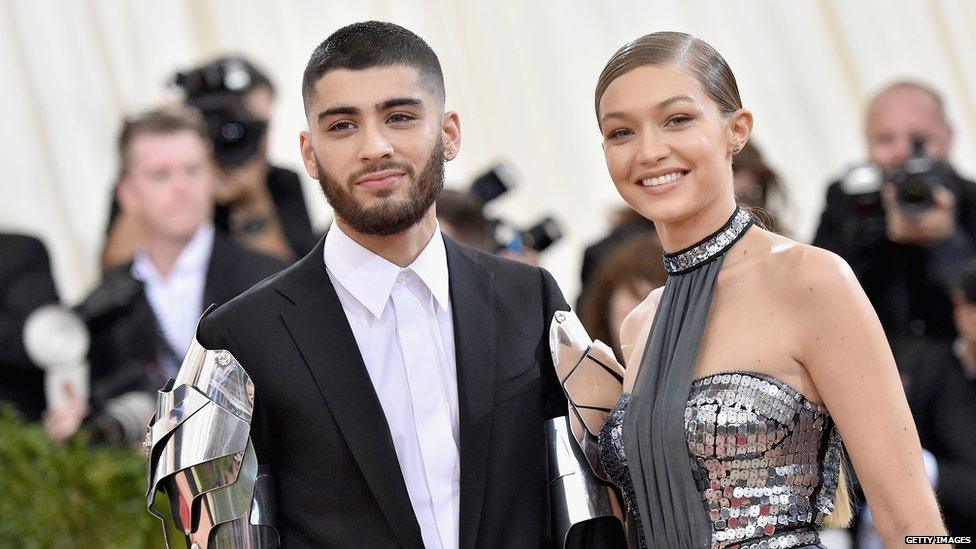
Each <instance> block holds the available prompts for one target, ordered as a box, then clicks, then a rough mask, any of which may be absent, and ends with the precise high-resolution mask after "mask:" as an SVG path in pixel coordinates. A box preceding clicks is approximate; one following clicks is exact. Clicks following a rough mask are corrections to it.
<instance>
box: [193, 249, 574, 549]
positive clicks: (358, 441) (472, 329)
mask: <svg viewBox="0 0 976 549" xmlns="http://www.w3.org/2000/svg"><path fill="white" fill-rule="evenodd" d="M322 242H323V241H320V242H319V244H318V245H317V246H316V247H315V248H314V249H313V250H312V252H311V253H310V254H309V255H307V256H306V257H305V258H303V259H301V260H299V261H298V262H297V263H296V264H294V265H293V266H291V267H290V268H289V269H287V270H285V271H284V272H282V273H280V274H278V275H277V276H275V277H273V278H271V279H269V280H266V281H265V282H263V283H261V284H260V285H258V286H255V287H254V288H252V289H251V290H250V291H248V292H247V293H245V294H244V295H242V296H240V297H239V298H237V299H234V300H233V301H231V302H230V303H228V304H227V305H225V306H223V307H221V308H220V309H218V310H217V311H215V312H213V313H211V314H210V315H209V316H207V317H206V318H205V319H204V320H203V322H202V323H201V326H200V330H199V334H200V339H201V343H202V344H203V345H204V346H205V347H207V348H210V349H227V350H229V351H230V352H231V353H233V354H234V356H235V357H236V358H237V360H239V361H240V363H241V364H242V366H243V367H244V369H245V370H247V372H248V374H249V375H250V377H251V379H252V380H253V381H254V390H255V405H254V415H253V417H254V419H253V422H252V426H251V436H252V437H253V441H254V447H255V450H256V451H257V456H258V461H259V464H260V466H262V467H267V468H269V470H270V473H271V474H272V475H273V476H274V478H275V488H276V491H277V518H278V532H279V533H280V534H281V541H282V543H283V545H284V546H285V547H370V548H384V547H391V548H392V547H407V548H420V547H423V542H422V539H421V534H420V526H419V524H418V522H417V519H416V517H415V515H414V512H413V508H412V506H411V504H410V499H409V497H408V495H407V489H406V485H405V484H404V481H403V476H402V473H401V471H400V466H399V463H398V461H397V456H396V452H395V450H394V446H393V441H392V439H391V437H390V432H389V428H388V426H387V423H386V418H385V417H384V415H383V409H382V408H381V405H380V401H379V399H378V397H377V395H376V392H375V391H374V389H373V384H372V382H371V381H370V378H369V374H368V373H367V371H366V367H365V365H364V363H363V359H362V356H361V355H360V353H359V348H358V347H357V344H356V340H355V337H354V336H353V332H352V329H351V328H350V326H349V322H348V321H347V319H346V315H345V312H344V310H343V308H342V304H341V303H340V301H339V297H338V295H337V294H336V291H335V288H334V286H333V285H332V282H331V281H330V279H329V276H328V274H327V272H326V269H325V264H324V262H323V255H322V247H323V243H322ZM444 243H445V247H446V250H447V264H448V271H449V281H450V282H449V284H450V296H451V308H452V313H453V317H454V340H455V341H454V343H455V349H456V354H457V374H458V375H457V378H458V380H457V382H458V409H459V416H460V419H459V422H460V423H459V432H460V469H461V480H460V490H461V494H460V514H459V517H460V547H462V548H464V549H471V548H475V547H479V548H486V549H487V548H492V549H494V548H497V547H506V548H509V547H510V548H537V547H540V546H544V545H546V544H547V538H548V535H549V523H548V512H549V509H548V488H547V480H548V479H547V453H546V437H545V430H544V424H545V421H546V420H547V419H549V418H551V417H555V416H560V415H564V414H566V398H565V396H564V395H563V392H562V389H561V388H560V386H559V384H558V382H557V380H556V377H555V371H554V369H553V366H552V357H551V354H550V351H549V345H548V334H549V323H550V322H551V320H552V318H553V314H554V313H555V311H556V310H557V309H568V306H567V305H566V303H565V301H564V300H563V297H562V295H561V294H560V292H559V289H558V288H557V286H556V283H555V281H554V280H553V279H552V277H551V276H550V275H549V274H548V273H546V272H545V271H543V270H541V269H539V268H536V267H531V266H528V265H524V264H521V263H515V262H512V261H508V260H505V259H501V258H498V257H496V256H493V255H490V254H487V253H483V252H479V251H476V250H474V249H473V248H469V247H467V246H463V245H460V244H457V243H455V242H454V241H452V240H450V239H449V238H445V239H444Z"/></svg>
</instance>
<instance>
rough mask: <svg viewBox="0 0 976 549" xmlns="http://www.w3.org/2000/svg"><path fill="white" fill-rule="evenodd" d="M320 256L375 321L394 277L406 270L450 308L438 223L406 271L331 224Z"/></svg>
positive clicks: (442, 240) (439, 302)
mask: <svg viewBox="0 0 976 549" xmlns="http://www.w3.org/2000/svg"><path fill="white" fill-rule="evenodd" d="M322 255H323V260H324V261H325V267H326V269H328V271H329V273H330V274H331V275H332V276H333V277H334V278H335V280H336V281H337V282H338V283H339V284H341V285H342V287H343V288H345V289H346V290H347V291H348V292H349V293H350V294H352V296H353V297H354V298H356V301H359V303H360V304H362V305H363V307H366V309H368V310H369V312H370V313H372V314H373V316H374V317H376V318H379V317H380V316H382V314H383V309H385V308H386V302H387V301H388V300H389V298H390V293H391V292H392V291H393V285H394V284H395V283H396V279H397V276H398V275H399V274H400V272H402V271H407V270H409V271H413V272H414V274H416V275H417V277H418V278H419V279H420V280H421V281H422V282H423V283H424V285H425V286H427V289H428V290H430V293H431V294H433V296H434V300H435V301H436V302H437V304H438V305H439V306H440V307H441V308H442V309H444V310H448V308H449V305H450V293H449V289H448V273H447V251H446V249H445V248H444V237H443V236H441V230H440V224H439V223H438V224H437V225H436V226H435V228H434V234H433V236H432V237H431V239H430V241H429V242H428V243H427V245H426V246H425V247H424V249H423V250H422V251H421V252H420V255H418V256H417V258H416V259H415V260H414V261H413V263H411V264H410V265H409V266H407V267H406V268H405V269H401V268H400V267H398V266H397V265H396V264H394V263H391V262H389V261H387V260H386V259H384V258H382V257H380V256H379V255H376V254H375V253H373V252H371V251H370V250H368V249H366V248H364V247H363V246H362V245H360V244H359V243H358V242H356V241H355V240H353V239H352V238H349V236H348V235H347V234H346V233H344V232H342V229H340V228H339V225H338V224H337V223H335V222H334V221H333V222H332V226H331V227H330V228H329V232H328V233H326V235H325V245H324V249H323V253H322Z"/></svg>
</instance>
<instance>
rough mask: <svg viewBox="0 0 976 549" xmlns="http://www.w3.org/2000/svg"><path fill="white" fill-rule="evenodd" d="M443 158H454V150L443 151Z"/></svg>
mask: <svg viewBox="0 0 976 549" xmlns="http://www.w3.org/2000/svg"><path fill="white" fill-rule="evenodd" d="M444 160H454V151H444Z"/></svg>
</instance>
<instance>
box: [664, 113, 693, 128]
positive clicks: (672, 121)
mask: <svg viewBox="0 0 976 549" xmlns="http://www.w3.org/2000/svg"><path fill="white" fill-rule="evenodd" d="M689 121H691V117H690V116H688V115H686V114H676V115H674V116H672V117H671V118H668V121H667V123H666V124H665V125H666V126H680V125H681V124H684V123H686V122H689Z"/></svg>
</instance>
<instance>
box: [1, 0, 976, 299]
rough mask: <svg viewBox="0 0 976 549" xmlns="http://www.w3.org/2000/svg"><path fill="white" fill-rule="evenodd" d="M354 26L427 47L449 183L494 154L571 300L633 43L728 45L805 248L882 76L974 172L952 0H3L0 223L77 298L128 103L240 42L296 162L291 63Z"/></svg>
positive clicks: (966, 67)
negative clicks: (950, 134)
mask: <svg viewBox="0 0 976 549" xmlns="http://www.w3.org/2000/svg"><path fill="white" fill-rule="evenodd" d="M366 19H384V20H390V21H394V22H397V23H399V24H402V25H404V26H406V27H408V28H410V29H412V30H413V31H415V32H417V33H418V34H420V35H421V36H423V37H424V38H425V39H426V40H427V41H428V42H429V43H430V44H431V45H432V46H433V48H434V50H435V51H437V53H438V54H439V56H440V58H441V62H442V64H443V66H444V71H445V76H446V79H447V90H448V107H449V108H451V109H454V110H457V111H459V112H460V114H461V121H462V132H463V145H462V148H461V154H460V156H459V157H458V159H457V160H456V161H454V162H452V163H450V164H449V167H448V180H449V185H452V186H464V185H467V184H468V182H469V181H470V179H471V178H472V177H474V176H475V175H477V174H478V173H479V172H480V171H481V170H483V169H485V168H486V167H487V166H489V165H490V164H491V163H493V162H495V161H498V160H507V161H509V162H511V163H512V164H513V165H514V167H515V168H516V169H517V171H518V173H519V174H520V176H521V184H520V186H519V187H518V188H517V189H515V190H513V191H512V192H511V193H509V195H507V196H505V197H503V198H502V199H499V200H498V203H497V204H494V205H493V206H492V211H493V212H494V213H499V214H504V216H505V217H506V218H508V219H511V220H512V221H514V222H517V223H523V224H529V223H531V222H534V221H536V220H538V219H539V218H541V217H542V216H543V215H545V214H550V213H551V214H553V215H555V216H556V217H557V218H558V219H559V220H560V221H562V223H563V225H564V227H565V228H566V233H567V234H566V236H565V238H564V240H563V241H562V242H560V243H559V244H557V245H556V246H554V248H553V249H551V250H550V251H549V252H547V254H545V255H544V257H543V259H544V264H545V266H546V267H548V268H549V269H550V270H551V271H552V272H553V273H554V274H555V275H556V277H557V279H558V281H559V282H560V284H561V285H562V287H563V289H564V291H565V292H566V294H567V296H569V297H570V298H571V299H572V298H573V297H574V296H575V294H576V292H577V289H578V269H579V261H580V256H581V252H582V248H583V246H584V245H586V244H587V243H589V242H591V241H593V240H594V239H596V238H598V237H600V236H601V235H602V234H603V232H604V231H605V230H606V228H607V226H608V223H609V219H610V214H611V212H612V211H613V210H614V209H615V208H617V207H619V206H620V205H621V204H622V202H621V201H620V199H619V198H618V197H617V195H616V192H615V191H614V189H613V186H612V183H611V182H610V179H609V177H608V175H607V172H606V168H605V165H604V160H603V154H602V151H601V148H600V136H599V133H598V131H597V129H596V123H595V117H594V113H593V88H594V85H595V83H596V78H597V75H598V74H599V72H600V70H601V69H602V67H603V64H604V62H605V61H606V60H607V58H608V57H609V56H610V54H611V53H612V52H613V51H615V50H616V48H618V47H619V46H621V45H622V44H624V43H625V42H627V41H629V40H631V39H633V38H635V37H637V36H639V35H642V34H646V33H649V32H653V31H658V30H681V31H685V32H690V33H692V34H695V35H697V36H699V37H701V38H704V39H705V40H707V41H709V42H710V43H711V44H712V45H714V46H715V47H716V48H717V49H718V50H719V51H720V52H722V53H723V55H725V57H726V58H727V60H728V61H729V63H730V65H731V66H732V68H733V70H734V71H735V73H736V76H737V78H738V80H739V85H740V88H741V90H742V95H743V98H744V101H745V103H746V105H747V106H748V107H749V108H751V109H752V110H753V111H754V112H755V115H756V132H755V139H756V141H757V142H758V143H759V145H760V146H761V147H762V149H763V151H764V152H765V154H766V156H767V158H768V160H769V161H770V163H771V164H772V166H773V167H774V168H775V169H776V170H778V171H779V173H780V174H781V176H782V178H783V180H784V182H785V184H786V187H787V189H788V192H789V199H790V201H789V204H788V208H787V214H786V217H785V219H786V221H787V223H788V224H789V226H790V227H791V228H792V229H793V234H794V235H795V236H797V237H798V238H800V239H801V240H806V239H809V238H810V237H811V236H812V234H813V231H814V229H815V227H816V222H817V217H818V216H819V213H820V210H821V207H822V201H823V192H824V188H825V185H826V184H827V182H828V181H829V180H830V179H831V178H833V177H835V176H837V175H838V174H839V173H841V172H842V171H843V170H844V169H845V168H846V166H848V165H850V164H852V163H854V162H856V161H858V160H859V159H861V158H863V156H864V145H863V140H862V137H861V128H862V122H863V107H864V103H865V101H866V100H867V99H868V98H869V97H870V95H871V94H872V93H873V92H874V91H875V90H877V89H878V88H879V87H880V86H882V85H884V84H886V83H888V82H890V81H892V80H894V79H898V78H916V79H920V80H923V81H925V82H928V83H930V84H932V85H933V86H935V87H936V88H938V89H939V90H941V91H942V92H943V93H944V95H945V97H946V101H947V104H948V110H949V114H950V117H951V118H952V119H953V122H954V127H955V130H956V147H955V155H954V160H955V162H956V165H957V167H958V168H959V169H960V170H961V171H962V172H963V173H964V174H969V175H976V32H973V31H974V30H976V2H971V1H969V0H928V1H923V0H860V1H858V2H848V1H845V0H820V1H813V0H810V1H807V0H802V1H795V2H783V1H781V0H753V1H746V0H740V1H735V0H716V1H708V0H695V1H688V0H681V1H679V0H675V1H662V0H628V1H624V0H615V1H613V2H597V1H595V0H537V1H530V2H526V1H521V0H501V1H490V2H486V1H483V0H482V1H478V0H357V1H355V2H353V1H348V0H347V1H345V2H340V1H335V0H305V1H300V0H288V1H276V2H270V1H258V0H183V1H175V0H174V1H169V2H148V1H145V0H75V1H71V2H60V1H54V0H0V82H2V84H0V121H2V123H0V151H2V153H0V230H6V231H19V232H27V233H32V234H36V235H38V236H40V237H42V238H43V239H44V240H45V242H46V243H47V245H48V248H49V250H50V251H51V252H52V256H53V262H54V267H55V273H56V277H57V280H58V283H59V286H60V288H61V291H62V295H63V296H64V297H65V299H66V301H67V302H69V303H73V302H75V301H76V300H78V299H80V298H81V297H83V296H84V295H85V294H86V293H87V291H88V290H89V289H90V288H91V286H92V285H93V284H94V283H95V280H96V278H97V276H98V269H97V255H98V252H99V250H100V247H101V243H102V238H103V231H104V226H105V216H106V214H107V206H108V200H109V193H110V189H111V186H112V183H113V179H114V176H115V173H116V170H117V159H116V154H115V137H116V132H117V131H118V128H119V121H120V119H121V117H122V116H123V115H124V114H128V113H133V112H137V111H139V110H141V109H145V108H148V107H151V106H153V105H155V104H156V103H157V102H159V101H160V100H162V99H164V98H165V97H167V94H172V91H168V90H167V89H166V83H167V81H168V80H169V79H170V78H171V76H172V74H173V73H174V72H175V71H177V70H180V69H185V68H188V67H191V66H193V65H195V64H198V63H200V62H202V61H204V60H207V59H209V58H211V57H213V56H215V55H217V54H221V53H226V52H240V53H243V54H245V55H247V56H250V57H251V58H253V59H254V60H255V61H257V62H258V63H259V64H260V65H261V66H262V67H264V68H265V69H266V70H267V71H268V72H269V73H270V75H271V76H272V78H273V79H274V81H275V83H276V84H277V87H278V90H279V96H278V101H277V104H276V108H275V112H276V116H275V118H274V121H273V126H272V129H271V135H270V138H271V156H272V158H273V160H274V161H275V162H277V163H279V164H282V165H285V166H289V167H292V168H293V169H296V170H297V169H299V168H300V164H299V154H298V138H297V134H298V132H299V131H300V130H301V129H302V128H303V127H304V126H305V118H304V114H303V111H302V103H301V95H300V82H301V74H302V71H303V69H304V67H305V63H306V61H307V59H308V55H309V54H310V53H311V50H312V49H313V48H314V47H315V46H316V45H317V44H318V43H319V42H320V41H321V40H322V39H324V38H325V37H326V36H327V35H329V34H330V33H331V32H332V31H334V30H335V29H337V28H339V27H341V26H343V25H346V24H348V23H351V22H355V21H361V20H366ZM306 191H307V198H308V200H309V202H310V203H311V204H313V211H312V214H313V221H314V222H315V223H316V224H317V225H318V226H319V227H320V228H321V227H324V226H325V224H326V223H327V221H328V220H329V219H330V217H331V215H330V213H329V211H328V208H327V206H326V205H325V203H324V199H322V198H321V196H320V194H319V192H318V190H317V187H316V186H315V184H314V182H312V181H311V180H307V181H306ZM0 261H2V258H0Z"/></svg>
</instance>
